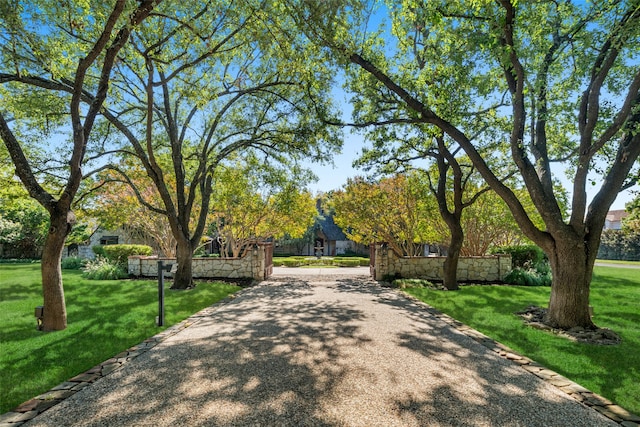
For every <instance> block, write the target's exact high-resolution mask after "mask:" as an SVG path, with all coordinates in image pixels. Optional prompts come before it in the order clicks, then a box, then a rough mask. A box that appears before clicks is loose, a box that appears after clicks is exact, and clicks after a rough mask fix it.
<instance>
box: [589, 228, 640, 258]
mask: <svg viewBox="0 0 640 427" xmlns="http://www.w3.org/2000/svg"><path fill="white" fill-rule="evenodd" d="M598 258H600V259H614V260H625V261H640V232H635V233H634V232H631V231H625V230H604V231H603V232H602V237H601V239H600V247H599V248H598Z"/></svg>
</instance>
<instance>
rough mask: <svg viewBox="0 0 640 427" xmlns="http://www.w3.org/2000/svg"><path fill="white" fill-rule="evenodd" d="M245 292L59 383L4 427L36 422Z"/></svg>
mask: <svg viewBox="0 0 640 427" xmlns="http://www.w3.org/2000/svg"><path fill="white" fill-rule="evenodd" d="M243 292H245V289H241V290H239V291H238V292H236V293H234V294H232V295H229V296H228V297H226V298H223V299H221V300H220V301H217V302H215V303H213V304H212V305H210V306H209V307H205V308H204V309H202V310H200V311H199V312H197V313H195V314H193V315H191V316H189V317H188V318H186V319H185V320H183V321H182V322H180V323H176V324H175V325H173V326H171V327H169V328H167V329H165V330H164V331H162V332H160V333H158V334H156V335H154V336H152V337H151V338H148V339H146V340H144V341H143V342H141V343H140V344H137V345H134V346H133V347H130V348H128V349H127V350H125V351H123V352H121V353H119V354H117V355H115V356H114V357H112V358H110V359H108V360H106V361H104V362H102V363H100V364H99V365H96V366H94V367H93V368H91V369H89V370H87V371H85V372H83V373H81V374H78V375H76V376H75V377H73V378H71V379H69V380H68V381H65V382H63V383H61V384H58V385H57V386H55V387H53V388H52V389H51V390H49V391H47V392H45V393H42V394H40V395H38V396H36V397H34V398H32V399H30V400H28V401H26V402H24V403H22V404H20V405H18V407H16V408H15V409H13V410H12V411H10V412H6V413H4V414H0V427H18V426H20V425H22V424H24V423H26V422H27V421H29V420H32V419H33V418H35V417H37V416H38V415H40V414H41V413H43V412H44V411H46V410H47V409H49V408H51V407H53V406H55V405H57V404H58V403H61V402H62V401H64V400H65V399H66V398H68V397H70V396H72V395H74V394H76V393H77V392H78V391H80V390H82V389H83V388H85V387H88V386H89V385H91V384H93V383H94V382H96V381H98V380H99V379H101V378H103V377H106V376H107V375H109V374H111V373H112V372H114V371H116V370H118V369H120V368H121V367H122V366H124V365H125V364H126V363H128V362H130V361H131V360H133V359H135V358H136V357H138V356H140V355H141V354H144V353H146V352H147V351H149V350H150V349H152V348H153V347H155V346H156V345H158V344H160V343H161V342H163V341H165V340H166V339H167V338H169V337H172V336H173V335H176V334H177V333H178V332H180V331H182V330H183V329H186V328H188V327H189V326H191V325H194V324H196V323H198V322H200V321H202V319H203V318H206V317H210V315H211V313H213V311H215V310H216V309H217V308H218V307H219V306H221V305H225V304H228V303H229V302H231V301H233V300H234V299H235V298H237V297H238V296H239V295H241V294H242V293H243Z"/></svg>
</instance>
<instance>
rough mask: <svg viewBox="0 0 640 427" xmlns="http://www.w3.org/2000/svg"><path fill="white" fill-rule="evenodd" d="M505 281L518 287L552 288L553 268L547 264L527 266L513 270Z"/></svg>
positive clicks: (540, 263)
mask: <svg viewBox="0 0 640 427" xmlns="http://www.w3.org/2000/svg"><path fill="white" fill-rule="evenodd" d="M504 281H505V282H506V283H508V284H510V285H517V286H551V281H552V276H551V268H550V267H549V263H547V262H539V263H538V264H536V265H535V266H533V265H531V264H525V265H524V266H523V267H516V268H514V269H513V270H511V271H510V272H509V274H507V277H505V278H504Z"/></svg>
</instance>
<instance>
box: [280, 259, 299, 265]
mask: <svg viewBox="0 0 640 427" xmlns="http://www.w3.org/2000/svg"><path fill="white" fill-rule="evenodd" d="M282 263H283V264H284V266H285V267H299V266H301V265H302V263H303V261H300V260H297V259H292V258H285V259H283V260H282Z"/></svg>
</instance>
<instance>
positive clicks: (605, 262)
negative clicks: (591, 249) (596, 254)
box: [596, 259, 640, 267]
mask: <svg viewBox="0 0 640 427" xmlns="http://www.w3.org/2000/svg"><path fill="white" fill-rule="evenodd" d="M596 262H601V263H603V264H622V265H635V266H638V267H640V261H620V260H615V259H597V260H596Z"/></svg>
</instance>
